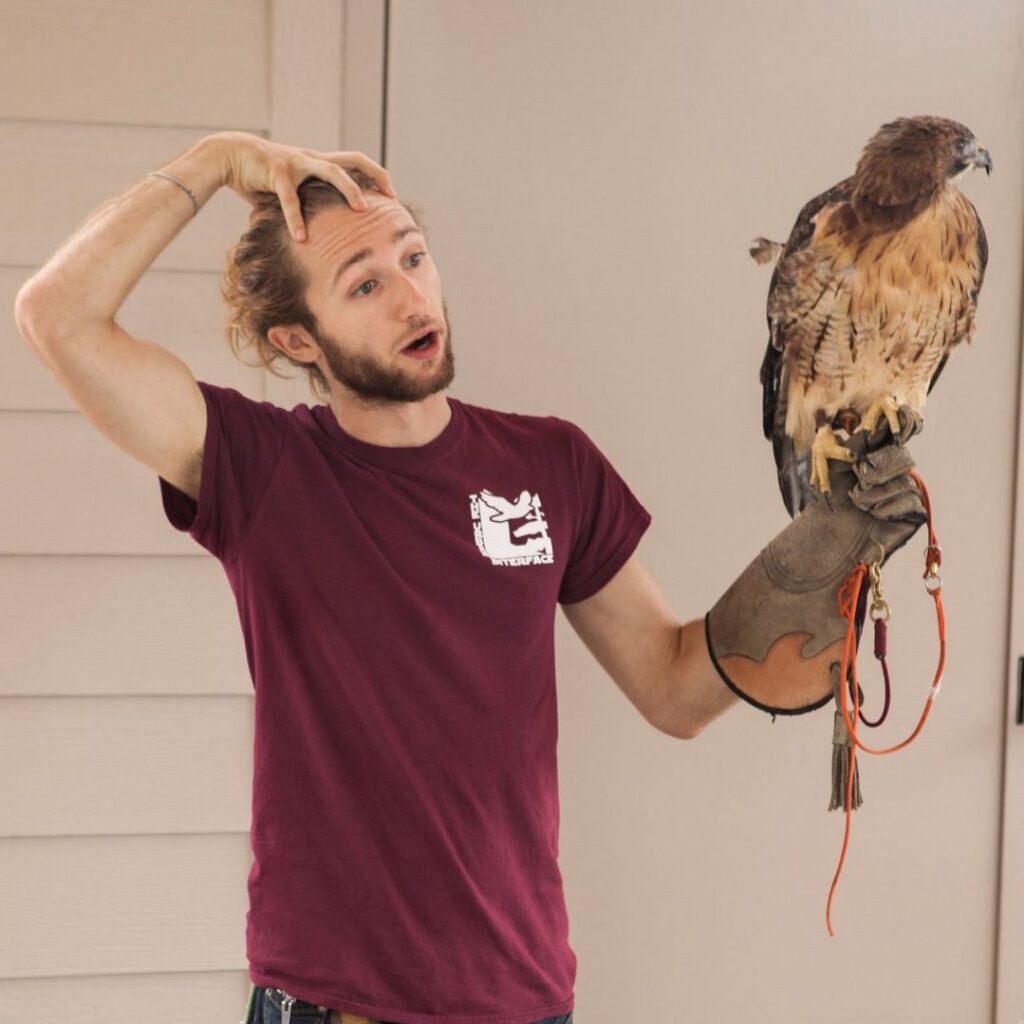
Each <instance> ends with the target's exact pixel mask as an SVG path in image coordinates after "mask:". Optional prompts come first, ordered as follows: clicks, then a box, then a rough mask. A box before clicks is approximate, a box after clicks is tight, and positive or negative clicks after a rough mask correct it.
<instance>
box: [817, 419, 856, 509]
mask: <svg viewBox="0 0 1024 1024" xmlns="http://www.w3.org/2000/svg"><path fill="white" fill-rule="evenodd" d="M829 459H837V460H839V461H841V462H856V461H857V456H856V454H855V453H854V452H852V451H850V449H849V448H847V447H845V446H844V445H843V444H841V443H840V441H839V438H837V437H836V435H835V433H834V432H833V430H832V428H831V427H830V426H829V425H828V424H827V423H825V424H822V426H820V427H819V428H818V432H817V434H816V435H815V437H814V443H813V444H812V445H811V472H810V483H811V486H812V487H817V488H818V490H819V491H820V492H821V493H822V494H823V495H827V494H828V493H829V491H831V489H832V488H831V485H830V484H829V479H828V460H829ZM830 507H831V506H830Z"/></svg>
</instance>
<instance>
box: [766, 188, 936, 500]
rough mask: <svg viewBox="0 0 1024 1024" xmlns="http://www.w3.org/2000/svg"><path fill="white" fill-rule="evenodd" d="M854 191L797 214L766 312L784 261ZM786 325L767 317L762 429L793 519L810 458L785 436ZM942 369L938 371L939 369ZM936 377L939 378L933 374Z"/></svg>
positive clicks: (829, 196) (834, 192) (834, 194)
mask: <svg viewBox="0 0 1024 1024" xmlns="http://www.w3.org/2000/svg"><path fill="white" fill-rule="evenodd" d="M852 191H853V178H852V177H849V178H846V179H844V180H843V181H841V182H839V184H838V185H833V186H832V188H830V189H829V190H828V191H827V192H822V193H821V195H820V196H815V198H814V199H812V200H811V201H810V202H809V203H807V204H806V205H805V206H804V208H803V209H802V210H801V211H800V216H798V217H797V219H796V223H795V224H794V225H793V230H792V231H791V232H790V235H789V239H788V240H787V242H786V245H785V248H784V249H783V251H782V255H781V256H780V257H779V260H778V262H777V263H776V264H775V270H774V272H773V273H772V280H771V284H770V285H769V286H768V309H769V310H771V309H772V307H773V305H774V303H773V301H772V300H773V298H774V293H775V290H776V289H777V288H778V287H779V284H780V279H779V278H780V275H779V268H780V267H781V265H782V263H783V261H784V260H785V259H786V257H788V256H790V255H792V254H793V253H794V252H798V251H799V250H801V249H803V248H805V247H806V246H807V245H808V244H809V243H810V241H811V239H812V238H813V236H814V218H815V217H816V216H817V214H818V212H819V211H820V210H821V209H822V208H823V207H825V206H828V205H830V204H832V203H841V202H844V201H846V200H848V199H849V198H850V195H851V193H852ZM786 328H787V324H786V322H785V321H783V320H781V319H780V318H778V317H773V316H772V315H771V313H770V312H769V314H768V347H767V348H766V349H765V353H764V360H763V361H762V363H761V373H760V380H761V388H762V408H761V413H762V426H763V429H764V436H765V437H766V438H767V439H768V440H769V441H771V442H772V451H773V452H774V454H775V467H776V470H777V473H778V478H779V491H780V492H781V493H782V500H783V501H784V502H785V503H786V509H787V510H788V512H789V514H790V516H796V515H797V514H798V513H799V512H801V511H802V510H803V508H804V506H805V505H806V504H807V503H808V502H809V501H810V500H811V495H812V492H811V485H810V483H809V480H810V458H809V455H807V454H805V455H803V456H801V457H799V458H798V457H797V455H796V451H795V449H794V446H793V441H792V439H791V438H790V437H788V436H787V434H786V431H785V425H786V394H787V392H788V391H789V380H788V376H789V374H788V367H787V365H786V363H787V361H786V360H785V359H784V358H783V351H784V349H785V347H786ZM940 369H941V367H940ZM936 376H938V374H937V373H936Z"/></svg>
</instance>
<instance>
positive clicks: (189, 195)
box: [146, 171, 199, 217]
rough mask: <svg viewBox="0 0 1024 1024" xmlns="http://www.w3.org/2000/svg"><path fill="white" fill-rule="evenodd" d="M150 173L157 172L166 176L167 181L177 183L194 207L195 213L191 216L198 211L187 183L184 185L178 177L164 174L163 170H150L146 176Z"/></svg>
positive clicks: (162, 176) (194, 198) (197, 205)
mask: <svg viewBox="0 0 1024 1024" xmlns="http://www.w3.org/2000/svg"><path fill="white" fill-rule="evenodd" d="M151 174H159V175H160V177H161V178H166V179H167V180H168V181H173V182H174V184H175V185H178V186H179V187H180V188H183V189H184V190H185V191H186V192H187V193H188V197H189V199H191V200H192V205H193V206H194V207H195V213H193V214H192V216H193V217H194V216H195V214H196V213H198V212H199V204H198V203H197V202H196V197H195V195H194V193H193V192H192V189H190V188H189V187H188V185H186V184H185V183H184V182H182V181H178V179H177V178H175V177H174V176H173V175H170V174H165V173H164V172H163V171H150V172H149V174H147V175H146V177H147V178H148V177H149V176H150V175H151Z"/></svg>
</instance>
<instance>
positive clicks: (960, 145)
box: [956, 139, 967, 153]
mask: <svg viewBox="0 0 1024 1024" xmlns="http://www.w3.org/2000/svg"><path fill="white" fill-rule="evenodd" d="M966 148H967V140H966V139H957V140H956V151H957V152H958V153H962V152H963V151H964V150H965V149H966Z"/></svg>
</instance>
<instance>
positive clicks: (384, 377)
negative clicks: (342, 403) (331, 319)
mask: <svg viewBox="0 0 1024 1024" xmlns="http://www.w3.org/2000/svg"><path fill="white" fill-rule="evenodd" d="M316 341H317V344H318V345H319V346H320V350H321V351H322V352H323V354H324V361H325V362H326V363H327V368H328V370H329V371H330V373H331V376H333V377H334V379H335V381H336V382H337V383H339V384H341V385H343V386H344V387H346V388H348V390H349V391H351V392H352V393H353V394H354V395H356V396H357V397H359V398H363V399H366V400H368V401H371V402H421V401H423V399H424V398H426V397H428V396H429V395H433V394H435V393H436V392H438V391H444V389H445V388H447V387H448V386H449V385H450V384H451V382H452V381H453V380H454V379H455V355H454V353H453V352H452V328H451V324H450V323H449V321H448V307H447V305H444V337H443V338H440V339H438V341H439V344H443V346H444V349H443V351H442V352H441V353H439V354H438V355H436V356H434V358H433V359H432V360H431V361H430V363H429V364H428V365H429V369H427V368H426V367H424V365H423V364H422V363H420V362H419V361H418V360H415V359H412V358H409V367H408V369H403V368H402V367H401V366H393V365H391V364H390V363H389V364H385V363H383V362H381V361H380V360H378V359H377V358H376V357H375V356H372V355H364V354H361V353H358V354H353V353H351V352H347V351H346V350H345V348H344V346H342V345H340V344H339V343H338V342H337V341H335V340H334V339H333V338H330V337H328V336H327V335H324V334H321V335H318V336H317V337H316Z"/></svg>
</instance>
